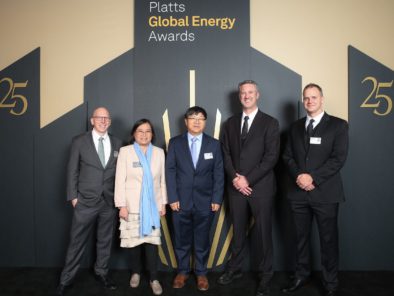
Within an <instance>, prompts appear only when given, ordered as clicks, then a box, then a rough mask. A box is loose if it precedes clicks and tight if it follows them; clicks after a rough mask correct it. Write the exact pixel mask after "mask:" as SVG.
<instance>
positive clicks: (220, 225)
mask: <svg viewBox="0 0 394 296" xmlns="http://www.w3.org/2000/svg"><path fill="white" fill-rule="evenodd" d="M221 120H222V114H221V113H220V111H219V109H216V121H215V130H214V138H215V139H219V134H220V123H221ZM225 216H226V212H225V207H224V205H223V206H222V208H221V209H220V215H219V219H218V222H217V224H216V229H215V234H214V236H213V241H212V246H211V250H210V252H209V257H208V264H207V267H208V268H212V265H213V261H214V259H215V254H216V251H217V250H218V244H219V239H220V234H221V233H222V228H223V221H224V217H225Z"/></svg>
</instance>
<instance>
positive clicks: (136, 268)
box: [130, 243, 159, 281]
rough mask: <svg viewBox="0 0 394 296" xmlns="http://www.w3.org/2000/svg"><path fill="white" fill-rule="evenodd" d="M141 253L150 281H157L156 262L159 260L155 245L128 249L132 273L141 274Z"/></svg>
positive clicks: (143, 245)
mask: <svg viewBox="0 0 394 296" xmlns="http://www.w3.org/2000/svg"><path fill="white" fill-rule="evenodd" d="M142 251H144V253H145V254H144V255H145V256H144V257H145V263H146V269H147V270H148V271H149V276H150V280H151V281H154V280H157V279H158V278H157V260H158V258H159V251H158V247H157V245H152V244H148V243H144V244H141V245H138V246H135V247H133V248H130V254H131V271H132V273H138V274H141V272H142V267H143V266H142V258H143V255H142V253H143V252H142Z"/></svg>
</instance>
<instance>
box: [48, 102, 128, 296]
mask: <svg viewBox="0 0 394 296" xmlns="http://www.w3.org/2000/svg"><path fill="white" fill-rule="evenodd" d="M90 122H91V124H92V126H93V129H92V131H90V132H87V133H83V134H81V135H79V136H76V137H75V138H74V139H73V141H72V145H71V151H70V158H69V161H68V166H67V200H68V201H70V202H71V204H72V206H73V208H74V214H73V219H72V225H71V231H70V242H69V245H68V250H67V255H66V260H65V261H66V262H65V265H64V268H63V271H62V274H61V276H60V283H59V286H58V288H57V291H56V295H63V294H64V293H65V291H66V289H67V287H68V286H69V285H70V284H71V283H72V282H73V280H74V277H75V275H76V273H77V271H78V268H79V266H80V263H81V260H82V255H83V253H84V251H85V248H86V244H87V240H88V238H89V236H90V235H91V233H92V231H93V229H94V225H95V224H97V242H96V250H97V254H96V255H97V258H96V263H95V265H94V273H95V276H96V278H97V280H98V281H100V282H101V283H102V284H103V285H104V287H106V288H107V289H110V290H114V289H116V285H115V283H114V282H113V281H112V280H111V279H110V278H109V277H108V261H109V258H110V255H111V246H112V238H113V233H114V229H115V225H116V221H115V217H116V214H117V211H116V210H115V207H114V183H115V168H116V160H117V156H118V151H119V149H120V147H121V145H122V142H121V140H119V139H118V138H116V137H113V136H112V135H110V134H108V128H109V127H110V125H111V117H110V115H109V112H108V110H107V109H106V108H103V107H100V108H97V109H96V110H94V112H93V115H92V117H91V119H90Z"/></svg>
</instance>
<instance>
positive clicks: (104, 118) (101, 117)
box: [93, 116, 111, 121]
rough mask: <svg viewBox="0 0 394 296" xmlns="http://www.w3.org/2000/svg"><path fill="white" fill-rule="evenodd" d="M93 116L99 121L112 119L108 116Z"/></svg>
mask: <svg viewBox="0 0 394 296" xmlns="http://www.w3.org/2000/svg"><path fill="white" fill-rule="evenodd" d="M93 118H94V119H95V120H97V121H111V118H110V117H106V116H93Z"/></svg>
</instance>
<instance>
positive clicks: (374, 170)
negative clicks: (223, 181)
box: [0, 0, 394, 270]
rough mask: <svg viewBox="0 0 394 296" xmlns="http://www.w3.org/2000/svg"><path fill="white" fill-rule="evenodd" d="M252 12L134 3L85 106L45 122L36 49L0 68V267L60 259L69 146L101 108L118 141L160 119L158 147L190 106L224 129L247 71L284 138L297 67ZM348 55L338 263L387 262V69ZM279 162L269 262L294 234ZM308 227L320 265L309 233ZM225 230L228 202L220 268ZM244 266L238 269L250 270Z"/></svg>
mask: <svg viewBox="0 0 394 296" xmlns="http://www.w3.org/2000/svg"><path fill="white" fill-rule="evenodd" d="M250 12H251V8H250V6H249V2H248V1H236V0H230V1H220V0H201V1H192V0H183V1H179V2H172V1H160V2H159V1H147V0H145V1H135V6H134V14H135V17H134V40H135V41H134V42H135V45H134V48H133V49H130V50H128V51H126V52H124V53H123V54H121V55H120V56H118V57H117V58H115V59H113V60H111V61H110V62H108V63H107V64H105V65H103V66H102V67H100V68H98V69H96V70H95V71H93V72H91V73H90V74H88V75H86V76H85V78H84V80H83V89H84V90H83V97H84V102H83V104H81V105H79V106H78V107H76V108H75V109H73V110H72V111H70V112H68V113H66V114H64V115H63V116H60V117H59V118H57V119H56V120H54V121H52V122H51V123H49V124H47V125H46V126H44V127H41V128H40V116H41V118H42V114H40V109H42V108H40V103H41V102H40V101H41V100H40V98H41V93H43V92H44V91H45V90H43V89H42V86H43V85H45V84H42V83H41V84H40V77H42V73H41V72H42V70H41V67H40V65H42V64H43V63H44V64H45V62H44V61H43V60H42V58H43V54H42V50H40V48H37V49H34V50H32V51H31V52H30V53H28V54H27V55H25V56H24V57H21V58H20V59H19V60H18V61H16V62H14V63H12V64H11V65H9V66H7V67H6V68H4V69H3V70H1V71H0V100H1V101H0V118H1V123H2V124H1V125H0V139H1V143H2V144H1V145H0V155H1V156H2V157H1V160H0V167H1V170H0V180H1V181H0V182H1V183H0V188H1V192H2V193H1V200H2V206H1V207H0V233H1V235H2V238H3V239H2V243H1V244H0V266H2V267H8V266H37V267H52V266H62V264H63V261H64V255H65V249H66V247H67V243H68V231H69V227H70V222H71V215H72V209H71V206H70V205H69V204H67V203H66V197H65V181H66V180H65V175H66V174H65V173H66V172H65V167H66V163H67V157H68V150H69V145H70V142H71V138H72V137H73V136H74V135H76V134H78V133H81V132H84V131H87V130H89V117H90V115H91V112H92V110H94V109H95V108H96V107H98V106H107V107H108V108H109V110H110V112H111V115H112V118H113V121H112V128H111V131H112V133H113V134H115V135H117V136H118V137H120V138H122V139H123V140H124V142H125V143H126V142H127V141H128V139H129V131H130V128H131V126H132V124H133V122H134V121H135V120H137V119H139V118H142V117H146V118H149V119H151V120H152V122H153V124H154V126H155V129H156V132H157V136H158V137H157V141H156V144H157V145H158V146H161V147H163V148H166V144H167V143H168V140H169V138H170V137H171V136H174V135H177V134H179V133H180V132H183V131H184V130H185V129H184V124H183V120H182V116H183V113H184V111H185V110H186V109H187V108H188V107H189V106H192V105H200V106H203V107H204V108H206V109H207V111H208V121H207V129H206V132H207V133H208V134H210V135H212V136H214V137H219V134H220V128H221V126H222V123H223V122H224V121H225V120H226V118H228V117H229V116H230V115H232V114H233V113H235V112H240V105H239V103H238V98H237V84H238V82H239V81H242V80H244V79H254V80H256V81H257V82H258V83H259V85H260V88H261V100H260V105H259V107H260V108H261V109H262V110H263V111H264V112H266V113H268V114H270V115H272V116H274V117H276V118H278V120H279V122H280V125H281V130H282V144H283V143H284V141H285V131H286V129H287V127H288V126H289V124H290V123H291V122H293V121H294V120H295V119H297V118H300V117H301V116H303V112H302V110H301V108H300V107H299V101H300V96H301V89H302V84H303V83H302V75H301V74H300V73H295V72H294V71H292V70H290V69H289V68H288V67H286V66H285V65H283V64H280V63H278V62H277V61H275V60H274V59H272V58H270V57H269V56H267V55H265V54H264V53H262V52H260V51H258V50H256V49H254V48H252V47H251V46H250V43H251V40H250V30H251V29H250V17H251V16H250ZM273 25H274V24H273ZM344 50H346V48H344ZM289 51H291V46H290V45H289ZM348 59H349V65H348V72H349V118H348V119H349V123H350V153H349V160H348V163H347V165H346V167H345V169H344V179H345V188H346V193H347V194H346V196H347V202H346V203H345V204H344V205H343V206H342V207H341V211H340V225H339V226H340V236H341V240H340V243H341V248H340V250H341V268H342V269H348V270H349V269H350V270H355V269H359V270H365V269H393V268H394V255H393V252H392V249H393V248H394V238H393V236H392V233H393V230H394V229H393V225H394V217H393V216H392V215H390V209H392V208H393V206H394V201H393V199H392V197H393V194H392V192H394V187H393V182H391V181H390V180H391V178H390V167H391V165H392V164H394V156H393V155H392V151H393V148H394V147H393V145H394V136H393V133H390V132H389V129H388V127H391V126H393V111H392V99H393V72H392V70H391V69H390V68H388V67H385V66H384V65H381V64H380V63H378V62H377V61H374V60H373V59H372V58H370V57H368V56H367V55H366V54H363V53H362V52H361V51H359V50H357V49H356V48H354V47H349V56H348ZM316 82H318V81H316ZM63 83H64V84H67V81H63ZM40 85H41V88H40ZM323 88H324V85H323ZM330 113H331V112H330ZM333 115H335V114H333ZM390 164H391V165H390ZM276 171H277V176H278V179H279V194H278V196H277V199H276V203H275V215H274V243H275V268H276V269H277V270H284V269H291V268H292V266H293V263H294V245H293V244H294V233H293V229H292V222H291V216H290V212H289V209H288V205H287V203H286V200H285V197H284V196H283V194H282V192H283V188H282V187H281V184H282V182H280V180H281V179H282V177H283V174H284V171H283V168H282V165H281V163H280V162H279V163H278V166H277V169H276ZM162 226H163V245H162V247H161V248H160V259H161V268H162V269H172V268H174V267H176V260H175V257H174V253H173V246H172V240H171V233H172V231H171V219H170V213H169V214H168V215H167V219H162ZM252 231H253V230H252ZM312 235H313V244H314V246H315V248H314V250H315V252H314V254H313V256H314V258H315V260H314V267H315V268H316V269H319V266H320V265H319V259H318V258H319V257H318V255H319V254H318V238H317V236H316V231H314V232H313V234H312ZM231 237H232V231H231V223H230V222H229V220H228V219H227V209H226V204H224V207H223V208H222V210H221V212H220V213H218V214H217V215H216V217H215V221H214V225H213V227H212V229H211V239H212V248H211V252H210V257H209V262H208V265H209V268H213V269H214V270H217V269H222V268H223V267H224V265H225V263H226V261H227V259H228V256H229V253H228V248H229V244H230V242H231ZM114 240H115V241H116V243H115V246H116V247H115V248H114V255H113V257H112V259H111V265H112V267H114V268H127V267H128V266H129V264H128V262H127V260H128V259H127V258H128V257H127V252H125V250H122V249H120V248H119V247H118V239H117V238H114ZM93 253H94V250H93V240H92V241H91V242H90V247H89V248H88V252H87V256H85V258H84V260H85V261H84V263H83V266H85V267H86V266H90V265H91V264H92V263H93V262H92V260H94V256H93ZM249 263H250V262H246V264H245V269H250V268H252V269H253V264H249Z"/></svg>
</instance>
